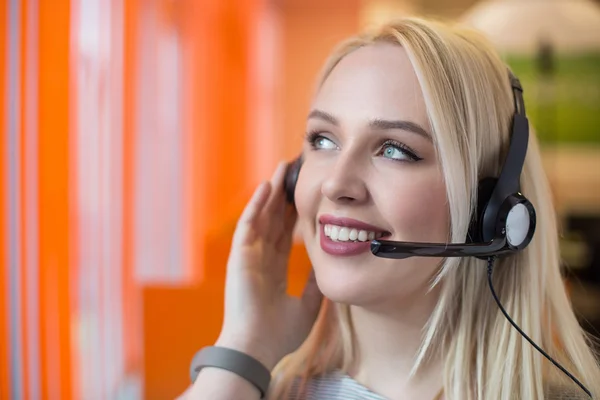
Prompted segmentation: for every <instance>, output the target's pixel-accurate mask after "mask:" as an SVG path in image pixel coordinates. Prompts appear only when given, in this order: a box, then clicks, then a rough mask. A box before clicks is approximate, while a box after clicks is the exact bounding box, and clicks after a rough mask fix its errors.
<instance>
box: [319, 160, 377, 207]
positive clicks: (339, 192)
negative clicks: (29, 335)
mask: <svg viewBox="0 0 600 400" xmlns="http://www.w3.org/2000/svg"><path fill="white" fill-rule="evenodd" d="M323 172H324V173H325V174H326V178H325V180H323V183H322V185H321V193H322V194H323V196H325V197H327V198H328V199H329V200H331V201H332V202H334V203H343V204H348V203H351V204H352V203H362V202H364V201H366V200H367V198H368V190H367V186H366V183H365V181H364V179H363V177H362V175H363V173H364V168H363V167H361V165H360V163H359V162H357V159H356V157H352V155H351V153H350V152H349V153H347V154H346V155H340V156H338V157H336V160H335V161H333V163H332V165H331V169H330V171H329V174H328V173H327V171H323Z"/></svg>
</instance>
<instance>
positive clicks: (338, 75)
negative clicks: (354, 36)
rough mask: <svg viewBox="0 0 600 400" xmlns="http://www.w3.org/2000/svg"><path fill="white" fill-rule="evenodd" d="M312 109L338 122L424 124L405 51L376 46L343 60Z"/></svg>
mask: <svg viewBox="0 0 600 400" xmlns="http://www.w3.org/2000/svg"><path fill="white" fill-rule="evenodd" d="M313 108H316V109H320V110H323V111H327V112H329V113H332V114H334V115H336V116H338V117H339V118H340V119H342V120H343V119H346V118H347V119H364V118H390V119H398V118H402V119H409V120H414V121H416V122H419V123H421V124H426V122H427V118H426V112H425V103H424V100H423V95H422V92H421V88H420V86H419V82H418V80H417V76H416V74H415V71H414V69H413V66H412V64H411V63H410V60H409V58H408V56H407V54H406V51H405V50H404V49H403V48H402V47H400V46H399V45H394V44H390V43H378V44H373V45H369V46H365V47H362V48H359V49H357V50H355V51H354V52H352V53H350V54H349V55H347V56H345V57H344V58H343V59H342V60H341V61H340V62H339V63H338V64H337V65H336V66H335V68H334V69H333V71H331V73H330V75H329V76H328V77H327V78H326V79H325V81H324V82H323V85H322V86H321V88H320V89H319V91H318V93H317V94H316V96H315V98H314V101H313Z"/></svg>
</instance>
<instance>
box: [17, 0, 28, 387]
mask: <svg viewBox="0 0 600 400" xmlns="http://www.w3.org/2000/svg"><path fill="white" fill-rule="evenodd" d="M27 2H28V0H22V1H21V3H20V7H21V23H20V24H19V25H20V27H21V33H20V38H21V43H20V44H19V46H20V47H21V49H20V50H19V52H20V57H21V60H20V69H21V72H20V73H19V77H20V78H21V82H20V83H19V90H20V91H21V96H20V100H21V105H20V107H19V108H20V112H21V115H20V116H19V118H20V119H21V124H20V127H21V131H20V132H19V141H20V144H19V146H20V150H21V155H20V157H19V158H20V161H21V165H20V166H19V172H20V176H19V177H18V179H19V181H20V184H19V187H20V190H21V193H20V196H19V198H20V200H21V202H20V203H21V204H20V206H19V210H20V212H21V215H20V216H19V224H20V225H21V229H20V233H21V238H20V239H19V243H20V244H21V248H20V249H19V251H20V253H21V265H20V268H19V273H20V274H21V290H20V294H21V316H22V317H21V321H22V322H23V329H22V330H21V335H22V336H21V343H23V353H22V364H21V365H22V366H23V372H22V374H23V375H22V376H23V396H24V399H28V398H29V396H30V393H29V379H28V378H29V377H28V376H27V375H28V374H27V371H28V370H29V368H28V367H29V365H28V363H27V361H28V360H29V357H28V356H29V349H28V345H27V344H28V343H27V342H28V341H27V329H28V324H27V304H28V300H27V298H28V296H27V279H26V277H27V271H26V269H27V264H28V263H27V261H28V258H27V233H28V232H27V221H26V210H27V201H26V199H27V197H26V196H27V191H26V188H27V182H26V180H25V176H26V175H25V169H26V168H27V159H26V155H27V151H26V140H25V138H26V134H25V132H26V131H25V128H26V126H25V124H26V123H27V121H26V117H25V115H26V113H25V110H26V104H27V99H26V95H27V93H26V90H25V81H26V77H27V64H26V63H27V61H28V60H27V39H28V38H27V28H28V27H27Z"/></svg>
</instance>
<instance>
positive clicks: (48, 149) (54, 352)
mask: <svg viewBox="0 0 600 400" xmlns="http://www.w3.org/2000/svg"><path fill="white" fill-rule="evenodd" d="M69 13H70V4H69V2H68V1H55V0H40V3H39V21H40V31H39V47H40V56H39V73H40V75H39V79H40V81H39V96H40V104H39V179H40V188H39V201H40V212H39V218H40V230H39V234H40V303H41V304H40V310H41V313H42V315H41V329H42V346H41V351H42V382H43V386H42V387H43V393H44V398H50V399H58V398H60V399H70V398H71V354H70V323H69V322H70V313H71V309H70V303H69V294H70V290H69V268H70V265H69V180H68V177H69V174H68V172H69V169H68V163H69V43H70V37H69V26H70V15H69ZM53 378H59V380H58V381H56V380H54V379H53Z"/></svg>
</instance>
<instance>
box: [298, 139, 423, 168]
mask: <svg viewBox="0 0 600 400" xmlns="http://www.w3.org/2000/svg"><path fill="white" fill-rule="evenodd" d="M320 138H323V139H326V140H329V141H331V139H329V138H327V137H325V136H323V135H322V132H320V131H311V132H308V133H307V134H306V141H307V142H308V143H309V144H310V146H311V147H312V148H313V149H315V150H319V149H317V147H316V145H315V143H316V142H317V140H318V139H320ZM386 146H392V147H395V148H396V149H398V150H400V151H401V152H403V153H404V154H406V156H407V157H408V158H409V159H410V161H411V162H416V161H421V160H422V158H421V157H419V156H418V155H417V154H416V153H415V152H414V150H413V149H411V148H410V147H408V146H407V145H405V144H404V143H400V142H397V141H395V140H392V139H387V140H385V141H384V142H383V143H382V144H381V149H382V150H380V152H379V153H378V154H380V153H381V152H382V151H383V148H384V147H386ZM392 161H397V162H402V160H393V159H392Z"/></svg>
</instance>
